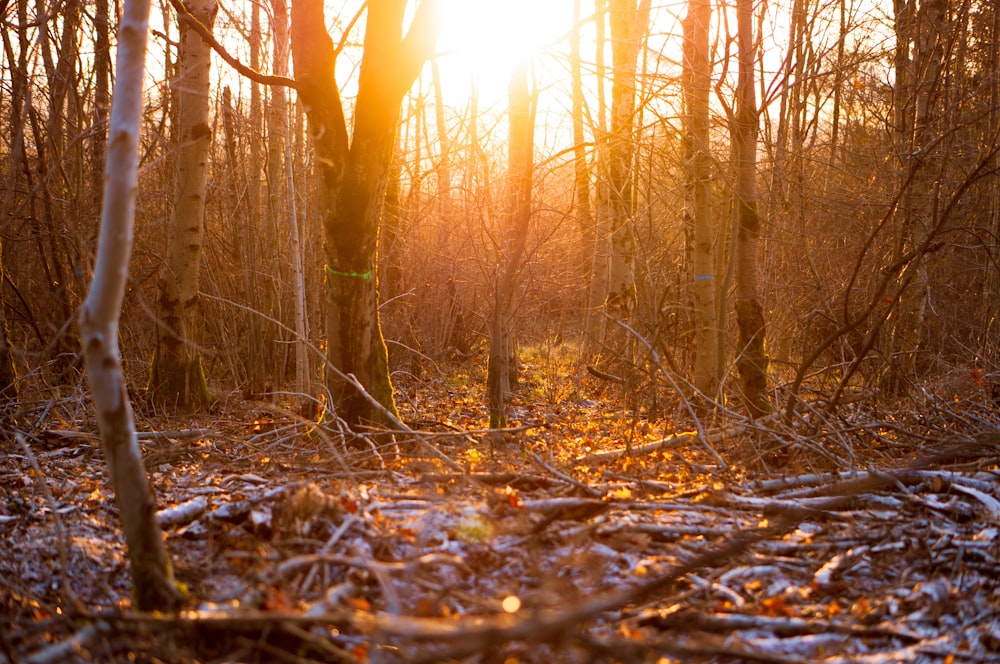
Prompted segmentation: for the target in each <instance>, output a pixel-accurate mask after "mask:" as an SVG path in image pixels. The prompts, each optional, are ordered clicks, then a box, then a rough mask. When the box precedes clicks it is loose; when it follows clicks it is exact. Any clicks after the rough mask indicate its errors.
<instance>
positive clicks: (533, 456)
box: [527, 450, 601, 498]
mask: <svg viewBox="0 0 1000 664" xmlns="http://www.w3.org/2000/svg"><path fill="white" fill-rule="evenodd" d="M527 452H528V457H529V458H530V459H531V460H532V461H534V462H535V463H536V464H537V465H539V466H541V467H542V468H544V469H545V470H546V471H547V472H548V473H550V474H551V475H553V476H554V477H557V478H559V479H560V480H562V481H563V482H566V483H567V484H571V485H573V486H575V487H576V488H578V489H580V490H581V491H583V492H584V493H586V494H588V495H591V496H594V497H595V498H596V497H599V496H600V495H601V492H600V491H599V490H598V489H595V488H594V487H592V486H590V485H589V484H585V483H584V482H581V481H579V480H576V479H573V478H572V477H570V476H569V475H567V474H566V473H562V472H559V471H558V470H556V469H555V468H553V467H552V466H550V465H549V464H547V463H545V461H544V460H543V459H542V457H540V456H538V455H537V454H535V453H534V452H532V451H531V450H528V451H527Z"/></svg>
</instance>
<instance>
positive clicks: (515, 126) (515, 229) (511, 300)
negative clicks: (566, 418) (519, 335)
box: [486, 57, 535, 428]
mask: <svg viewBox="0 0 1000 664" xmlns="http://www.w3.org/2000/svg"><path fill="white" fill-rule="evenodd" d="M509 98H510V111H509V113H508V117H509V118H510V129H509V141H508V146H509V147H508V168H507V174H508V175H507V180H508V182H507V186H508V188H509V189H508V203H507V220H508V223H507V228H506V232H505V234H504V238H503V242H502V254H503V255H502V257H501V259H500V265H501V266H502V267H501V272H500V274H499V275H498V278H497V282H496V286H495V300H494V303H493V313H492V316H491V317H490V355H489V362H488V365H487V371H486V392H487V395H488V398H489V412H490V427H491V428H499V427H504V426H507V401H508V400H509V398H510V390H511V384H512V382H513V381H512V380H511V377H512V375H513V374H514V373H515V372H516V366H517V358H516V357H515V352H516V345H515V339H514V327H515V326H514V316H515V313H516V312H515V309H516V304H517V299H516V295H517V285H518V280H517V275H518V273H519V272H520V270H521V264H522V261H523V257H524V249H525V247H526V246H527V243H528V229H529V225H530V223H531V179H532V174H533V170H534V169H533V167H534V130H535V123H534V112H533V109H532V104H531V94H530V92H529V88H528V61H527V58H526V57H525V58H522V59H520V60H519V62H518V64H517V66H516V67H515V68H514V72H513V73H512V74H511V78H510V86H509Z"/></svg>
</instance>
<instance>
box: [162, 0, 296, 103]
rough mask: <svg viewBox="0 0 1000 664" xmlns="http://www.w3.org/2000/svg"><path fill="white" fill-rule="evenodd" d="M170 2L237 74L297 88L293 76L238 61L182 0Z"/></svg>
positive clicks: (183, 19) (270, 83)
mask: <svg viewBox="0 0 1000 664" xmlns="http://www.w3.org/2000/svg"><path fill="white" fill-rule="evenodd" d="M170 4H171V5H173V7H174V9H175V10H176V11H177V17H178V18H179V19H180V20H182V21H184V22H185V23H187V24H188V25H189V26H191V28H193V29H194V31H195V32H197V33H198V36H200V37H201V38H202V39H203V40H204V41H205V43H206V44H208V45H209V46H211V47H212V50H213V51H215V52H216V53H218V54H219V57H220V58H222V59H223V60H225V61H226V63H227V64H228V65H229V66H230V67H232V68H233V69H235V70H236V71H237V72H238V73H239V74H241V75H242V76H245V77H246V78H249V79H250V80H251V81H253V82H255V83H260V84H261V85H283V86H285V87H288V88H292V89H293V90H298V89H299V83H298V81H296V80H295V79H294V78H288V77H287V76H275V75H273V74H262V73H260V72H259V71H257V70H255V69H251V68H250V67H247V66H246V65H245V64H243V63H242V62H240V61H239V59H237V58H236V56H234V55H233V54H231V53H230V52H229V51H227V50H226V48H225V47H224V46H223V45H222V44H220V43H219V42H218V40H216V38H215V36H214V35H213V34H212V31H211V30H209V29H208V28H206V27H205V26H204V25H203V24H202V22H201V21H199V20H198V19H196V18H195V17H194V16H192V15H191V12H189V11H188V9H187V7H185V6H184V3H183V2H182V0H170Z"/></svg>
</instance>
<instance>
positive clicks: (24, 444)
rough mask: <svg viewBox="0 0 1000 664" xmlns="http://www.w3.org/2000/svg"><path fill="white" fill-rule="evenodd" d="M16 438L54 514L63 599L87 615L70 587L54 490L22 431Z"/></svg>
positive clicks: (15, 435)
mask: <svg viewBox="0 0 1000 664" xmlns="http://www.w3.org/2000/svg"><path fill="white" fill-rule="evenodd" d="M14 437H15V438H16V439H17V442H18V443H19V444H20V445H21V449H23V450H24V455H25V456H26V457H27V458H28V463H30V464H31V468H32V469H33V470H34V471H35V477H37V478H38V481H37V482H36V486H37V487H38V488H39V490H41V492H42V495H43V496H45V502H47V503H48V504H49V510H50V511H51V512H52V520H53V522H54V523H55V526H56V548H57V549H58V552H59V567H60V569H59V583H60V587H61V588H62V592H63V598H64V599H65V600H66V601H67V602H69V604H70V606H72V607H73V609H74V610H76V612H77V613H79V614H81V615H86V614H87V610H86V609H85V608H84V606H83V604H82V603H81V602H80V598H79V597H77V596H76V593H74V592H73V589H72V588H71V587H70V585H69V549H68V547H67V545H66V539H67V535H66V524H64V523H63V520H62V515H60V514H59V509H58V507H57V505H56V499H55V497H54V496H53V495H52V490H51V489H50V488H49V484H48V482H47V481H46V480H45V474H44V473H43V472H42V468H41V466H39V465H38V459H37V458H35V453H34V452H33V451H32V450H31V446H29V445H28V441H27V440H26V439H25V438H24V436H23V435H21V432H20V431H18V432H17V433H16V434H14Z"/></svg>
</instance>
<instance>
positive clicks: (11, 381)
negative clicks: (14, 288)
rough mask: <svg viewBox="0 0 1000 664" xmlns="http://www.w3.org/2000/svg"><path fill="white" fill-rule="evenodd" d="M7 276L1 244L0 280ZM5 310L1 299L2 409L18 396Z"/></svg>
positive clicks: (0, 358)
mask: <svg viewBox="0 0 1000 664" xmlns="http://www.w3.org/2000/svg"><path fill="white" fill-rule="evenodd" d="M5 274H6V273H5V271H4V264H3V244H2V243H0V280H2V279H4V278H5ZM4 309H6V307H5V303H4V302H3V299H2V298H0V407H3V405H4V404H6V403H11V402H14V401H16V400H17V396H18V384H17V370H16V369H15V368H14V356H13V354H12V353H11V350H10V340H9V337H8V334H7V315H6V313H4Z"/></svg>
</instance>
